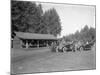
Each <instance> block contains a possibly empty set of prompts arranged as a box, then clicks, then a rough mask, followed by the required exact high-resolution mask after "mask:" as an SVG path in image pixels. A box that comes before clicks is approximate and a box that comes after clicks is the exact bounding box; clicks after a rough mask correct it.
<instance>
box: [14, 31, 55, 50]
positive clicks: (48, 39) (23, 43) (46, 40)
mask: <svg viewBox="0 0 100 75" xmlns="http://www.w3.org/2000/svg"><path fill="white" fill-rule="evenodd" d="M15 34H16V36H15V37H14V39H13V41H12V45H13V46H12V47H13V48H18V47H19V48H34V47H48V46H51V45H52V44H53V43H56V42H57V38H56V37H55V36H53V35H50V34H37V33H25V32H15Z"/></svg>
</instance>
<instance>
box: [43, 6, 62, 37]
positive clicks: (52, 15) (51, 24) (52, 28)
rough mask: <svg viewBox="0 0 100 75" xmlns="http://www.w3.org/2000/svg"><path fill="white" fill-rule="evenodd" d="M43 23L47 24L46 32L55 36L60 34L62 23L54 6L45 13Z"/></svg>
mask: <svg viewBox="0 0 100 75" xmlns="http://www.w3.org/2000/svg"><path fill="white" fill-rule="evenodd" d="M43 20H44V21H43V23H44V24H45V28H46V33H48V34H53V35H54V36H57V35H60V32H61V23H60V18H59V15H58V13H57V12H56V10H55V9H54V8H52V9H50V10H48V11H46V12H45V13H44V15H43Z"/></svg>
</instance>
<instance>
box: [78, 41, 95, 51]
mask: <svg viewBox="0 0 100 75" xmlns="http://www.w3.org/2000/svg"><path fill="white" fill-rule="evenodd" d="M93 45H94V43H93V42H91V43H88V44H84V45H82V46H80V51H81V50H84V51H88V50H91V48H92V46H93Z"/></svg>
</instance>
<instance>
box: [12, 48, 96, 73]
mask: <svg viewBox="0 0 100 75" xmlns="http://www.w3.org/2000/svg"><path fill="white" fill-rule="evenodd" d="M79 69H80V70H81V69H95V48H93V49H92V50H91V51H82V52H68V53H52V52H50V51H47V52H42V53H41V52H37V53H33V54H31V55H26V56H24V57H20V58H19V57H18V58H15V59H14V61H12V64H11V71H12V73H36V72H50V71H68V70H79Z"/></svg>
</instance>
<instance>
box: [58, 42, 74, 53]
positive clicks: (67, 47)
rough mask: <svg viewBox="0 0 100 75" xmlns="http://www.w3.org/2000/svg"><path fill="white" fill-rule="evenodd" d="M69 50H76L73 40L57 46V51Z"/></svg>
mask: <svg viewBox="0 0 100 75" xmlns="http://www.w3.org/2000/svg"><path fill="white" fill-rule="evenodd" d="M69 51H73V52H75V50H74V45H73V43H72V42H67V43H60V44H59V45H58V46H57V47H56V52H69Z"/></svg>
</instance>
